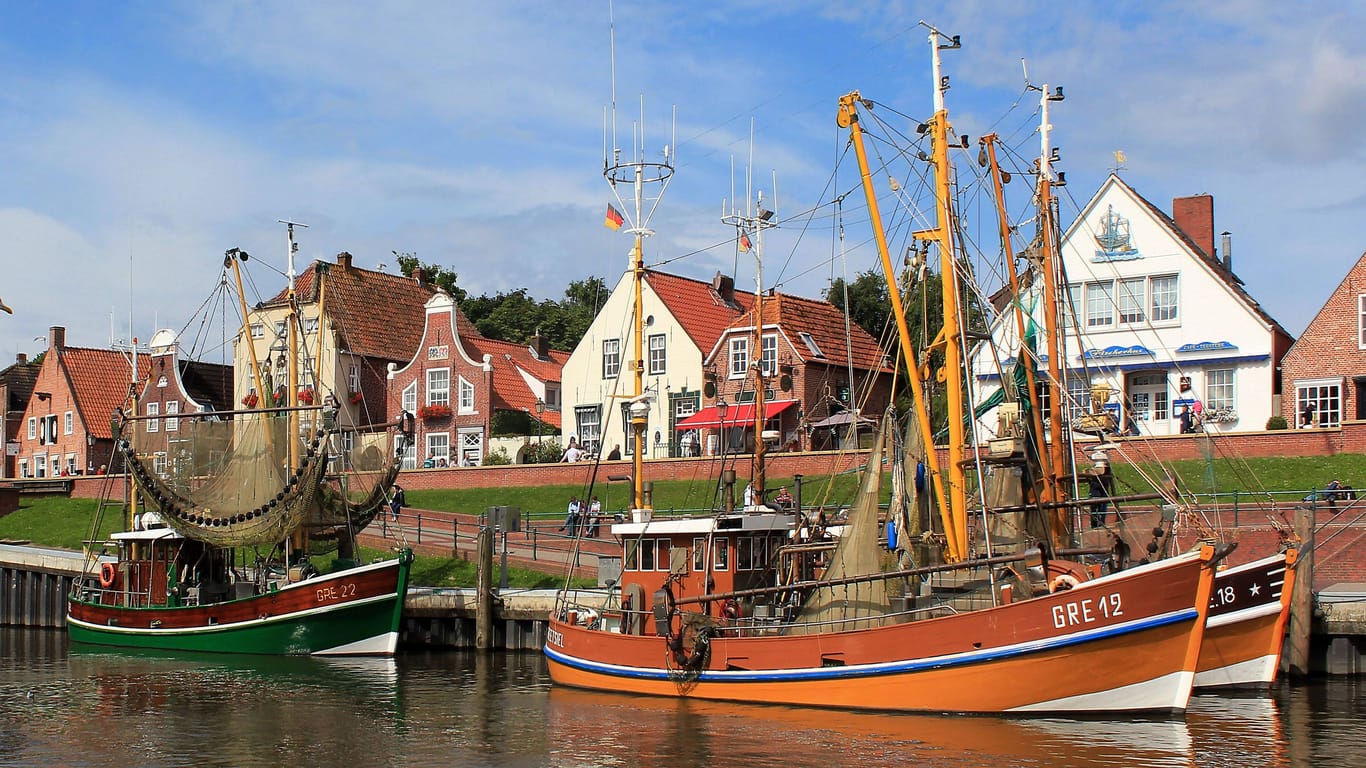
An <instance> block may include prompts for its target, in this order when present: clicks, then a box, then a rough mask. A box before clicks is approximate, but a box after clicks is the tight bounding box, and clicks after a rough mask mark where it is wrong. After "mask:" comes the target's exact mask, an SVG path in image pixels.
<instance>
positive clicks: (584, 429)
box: [574, 405, 602, 453]
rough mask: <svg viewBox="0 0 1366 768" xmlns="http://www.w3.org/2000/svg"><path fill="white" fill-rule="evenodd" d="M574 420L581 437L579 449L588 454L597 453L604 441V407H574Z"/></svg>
mask: <svg viewBox="0 0 1366 768" xmlns="http://www.w3.org/2000/svg"><path fill="white" fill-rule="evenodd" d="M574 420H575V422H576V426H577V429H576V430H575V432H577V433H578V436H579V447H580V448H581V449H583V450H584V451H586V452H588V453H594V452H596V451H597V446H598V443H599V441H601V440H602V406H600V405H579V406H575V407H574Z"/></svg>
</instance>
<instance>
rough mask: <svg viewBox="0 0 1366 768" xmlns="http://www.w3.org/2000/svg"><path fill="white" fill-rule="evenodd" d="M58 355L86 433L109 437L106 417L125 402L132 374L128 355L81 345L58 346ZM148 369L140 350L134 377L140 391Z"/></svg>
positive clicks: (111, 436) (145, 357) (149, 368)
mask: <svg viewBox="0 0 1366 768" xmlns="http://www.w3.org/2000/svg"><path fill="white" fill-rule="evenodd" d="M57 354H58V355H59V358H60V360H61V368H62V370H64V371H65V372H66V377H67V381H68V383H69V384H70V386H71V392H72V396H73V397H74V398H75V400H76V409H77V410H78V411H79V412H80V415H81V423H82V424H84V425H85V430H86V432H88V433H90V434H92V435H94V436H95V437H96V438H98V439H101V440H112V439H113V438H114V434H113V432H112V430H111V429H110V425H109V419H110V417H111V416H112V415H113V413H114V411H115V410H116V409H118V408H121V407H123V406H125V405H126V404H127V401H128V385H129V383H130V382H129V377H130V374H132V373H133V370H132V366H131V365H130V364H129V361H128V358H127V357H125V356H124V355H123V353H122V352H116V351H114V350H111V349H87V348H84V347H61V348H60V349H59V350H57ZM150 370H151V366H150V362H149V358H148V356H147V355H145V354H142V353H139V354H138V355H137V375H136V377H135V378H136V380H137V382H138V389H139V390H141V389H142V383H143V382H145V381H146V380H147V376H148V373H149V371H150Z"/></svg>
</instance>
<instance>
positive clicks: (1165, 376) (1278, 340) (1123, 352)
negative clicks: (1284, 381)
mask: <svg viewBox="0 0 1366 768" xmlns="http://www.w3.org/2000/svg"><path fill="white" fill-rule="evenodd" d="M1172 209H1173V213H1172V215H1170V216H1169V215H1167V214H1166V213H1165V212H1163V211H1162V210H1160V209H1158V208H1157V206H1155V205H1153V204H1152V203H1150V202H1148V201H1147V200H1145V199H1144V198H1143V197H1142V196H1141V195H1139V194H1138V193H1137V192H1135V191H1134V190H1133V188H1132V187H1130V186H1129V185H1128V184H1126V183H1125V182H1124V181H1123V180H1122V179H1121V178H1119V176H1118V175H1115V174H1111V175H1110V176H1109V178H1107V179H1106V180H1105V182H1104V183H1103V184H1102V185H1101V187H1100V190H1099V191H1098V192H1096V194H1095V195H1094V196H1093V197H1092V198H1091V200H1090V201H1089V202H1088V203H1087V204H1086V206H1085V207H1084V208H1083V209H1082V211H1081V213H1080V215H1078V216H1077V218H1076V220H1075V221H1073V222H1072V224H1071V226H1070V227H1069V228H1068V229H1067V231H1066V232H1064V233H1063V237H1062V243H1061V248H1060V250H1061V255H1062V263H1063V269H1064V274H1065V279H1066V283H1067V295H1066V297H1065V301H1064V302H1063V312H1064V314H1065V315H1066V316H1067V317H1068V320H1067V327H1068V333H1067V336H1066V342H1065V345H1066V349H1065V354H1066V364H1065V366H1063V369H1064V377H1065V379H1066V386H1067V392H1068V395H1067V403H1068V406H1069V407H1070V408H1071V409H1072V410H1073V412H1074V413H1076V412H1077V411H1079V410H1084V409H1088V408H1090V407H1091V405H1092V404H1091V392H1092V391H1093V387H1094V386H1095V385H1099V384H1103V385H1108V386H1109V388H1110V391H1111V392H1112V393H1113V394H1112V395H1111V396H1110V397H1109V398H1108V400H1107V401H1106V402H1105V403H1104V404H1103V407H1104V408H1105V409H1106V411H1108V412H1109V413H1110V414H1111V415H1112V416H1114V423H1115V424H1116V426H1117V430H1118V431H1119V432H1120V433H1127V434H1144V435H1149V434H1151V435H1168V434H1177V433H1180V432H1181V431H1182V430H1183V428H1187V429H1204V430H1205V431H1211V432H1222V431H1250V430H1261V429H1265V428H1266V423H1267V419H1268V418H1269V417H1271V416H1272V415H1274V414H1278V413H1279V412H1280V402H1279V401H1280V391H1279V386H1280V383H1279V376H1278V374H1277V371H1278V366H1279V364H1280V360H1281V357H1282V356H1284V354H1285V352H1286V351H1287V350H1288V349H1289V347H1290V344H1291V342H1292V341H1293V339H1292V338H1291V336H1290V334H1288V333H1287V332H1286V331H1285V329H1284V328H1282V327H1281V325H1280V323H1278V322H1276V320H1275V319H1273V318H1272V317H1271V316H1270V315H1268V314H1267V312H1266V310H1265V309H1263V308H1262V306H1261V305H1260V304H1258V303H1257V302H1256V300H1254V299H1253V298H1252V297H1251V296H1250V295H1249V294H1248V293H1247V291H1246V290H1245V289H1244V287H1243V283H1242V281H1241V280H1239V279H1238V277H1237V275H1235V274H1234V272H1233V259H1232V253H1231V248H1230V239H1229V236H1228V233H1224V237H1223V243H1222V246H1223V253H1222V259H1221V258H1220V254H1218V253H1217V252H1216V250H1215V245H1214V232H1215V229H1214V199H1213V198H1212V197H1211V196H1209V195H1197V196H1193V197H1181V198H1177V199H1175V200H1174V201H1173V202H1172ZM1041 283H1042V281H1039V284H1038V285H1036V286H1035V287H1034V289H1033V290H1032V291H1031V292H1030V293H1031V295H1030V296H1026V297H1025V299H1024V305H1025V306H1026V307H1027V311H1028V312H1029V313H1030V314H1031V315H1032V316H1033V317H1034V318H1035V322H1036V323H1039V324H1041V323H1042V318H1043V310H1042V305H1041V303H1040V302H1039V300H1038V287H1040V286H1041ZM1016 336H1017V333H1016V325H1015V322H1014V320H1013V318H1011V317H1010V316H1009V315H1003V316H1002V317H1001V318H999V319H998V320H997V322H996V323H995V324H994V326H993V332H992V342H991V345H990V346H988V345H986V344H983V345H979V346H978V347H977V348H976V349H975V350H974V353H973V358H972V371H973V374H974V376H975V377H976V380H977V383H978V385H979V387H980V389H981V393H982V395H983V396H987V395H989V394H990V393H991V392H993V391H995V390H996V389H999V387H1000V382H1001V378H1002V377H1001V371H1002V370H1007V371H1008V370H1009V365H1010V364H1012V363H1013V362H1014V358H1015V355H1016V354H1017V352H1018V343H1017V339H1016ZM993 348H994V349H995V350H996V354H994V355H993V354H990V353H991V352H992V349H993ZM1045 359H1046V356H1045ZM998 360H999V361H1000V362H999V364H998V362H997V361H998ZM1045 365H1046V363H1045ZM1008 375H1009V374H1007V376H1008ZM1097 405H1098V406H1100V405H1102V404H1097ZM1186 411H1189V414H1190V417H1189V419H1186V418H1183V412H1186ZM982 426H983V428H984V429H986V430H987V431H988V432H989V431H990V430H991V429H993V428H994V427H995V418H994V417H992V416H986V417H984V419H983V422H982Z"/></svg>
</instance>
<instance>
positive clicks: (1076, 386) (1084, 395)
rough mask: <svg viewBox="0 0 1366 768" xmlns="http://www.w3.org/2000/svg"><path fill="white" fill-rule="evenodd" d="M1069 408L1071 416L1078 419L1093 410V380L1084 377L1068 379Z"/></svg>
mask: <svg viewBox="0 0 1366 768" xmlns="http://www.w3.org/2000/svg"><path fill="white" fill-rule="evenodd" d="M1064 407H1065V408H1066V409H1067V413H1068V414H1069V418H1071V419H1072V420H1074V421H1075V420H1076V419H1079V418H1081V416H1082V414H1085V413H1090V411H1091V382H1089V381H1085V380H1082V379H1068V380H1067V403H1066V405H1065V406H1064Z"/></svg>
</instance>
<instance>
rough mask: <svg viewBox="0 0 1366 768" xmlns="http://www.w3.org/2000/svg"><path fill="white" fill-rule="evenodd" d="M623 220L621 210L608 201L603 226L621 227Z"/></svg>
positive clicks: (609, 227) (610, 227)
mask: <svg viewBox="0 0 1366 768" xmlns="http://www.w3.org/2000/svg"><path fill="white" fill-rule="evenodd" d="M622 221H623V219H622V217H621V211H618V210H617V209H616V208H613V207H612V204H611V203H608V204H607V218H606V219H605V220H603V222H602V223H603V226H605V227H607V228H608V229H621V222H622Z"/></svg>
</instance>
